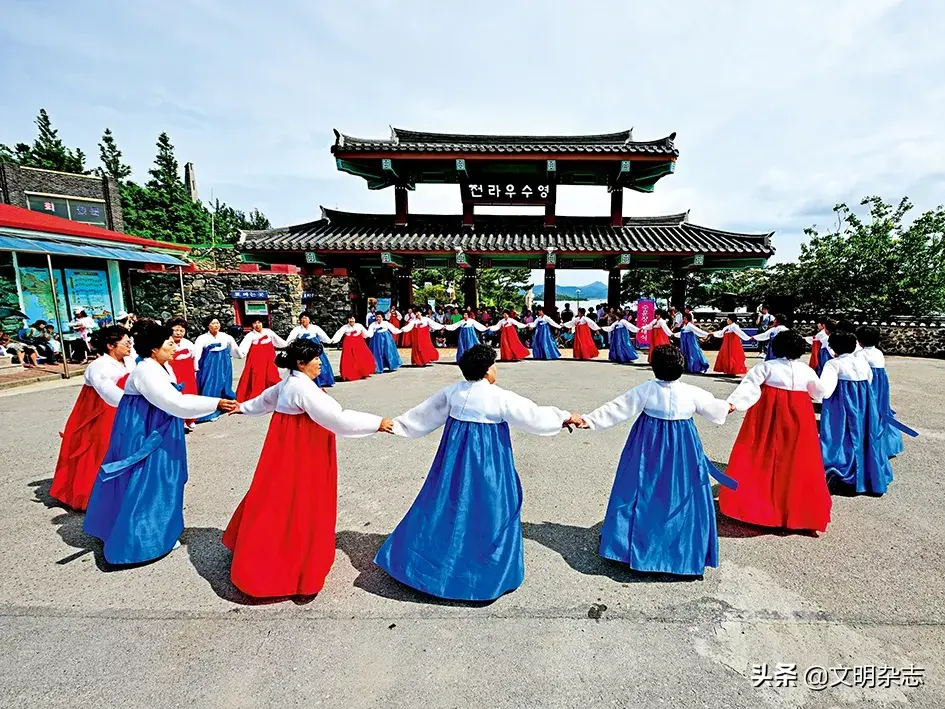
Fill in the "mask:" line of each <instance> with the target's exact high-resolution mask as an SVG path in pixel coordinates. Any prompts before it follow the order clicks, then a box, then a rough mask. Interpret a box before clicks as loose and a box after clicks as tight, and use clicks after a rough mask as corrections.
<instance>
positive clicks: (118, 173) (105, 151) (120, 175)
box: [98, 128, 131, 183]
mask: <svg viewBox="0 0 945 709" xmlns="http://www.w3.org/2000/svg"><path fill="white" fill-rule="evenodd" d="M98 154H99V158H100V159H101V161H102V167H100V168H99V169H98V172H99V174H104V175H111V176H112V177H114V178H115V179H116V180H118V182H119V183H120V182H122V181H123V180H126V179H128V177H130V176H131V168H130V167H129V166H128V165H125V163H123V162H122V161H121V151H120V150H119V149H118V145H116V144H115V136H114V135H112V131H111V128H106V129H105V133H103V134H102V141H101V142H100V143H99V144H98Z"/></svg>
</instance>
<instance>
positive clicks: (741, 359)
mask: <svg viewBox="0 0 945 709" xmlns="http://www.w3.org/2000/svg"><path fill="white" fill-rule="evenodd" d="M727 320H728V322H727V323H726V325H725V327H723V328H721V329H719V330H715V331H714V332H713V333H712V336H713V337H721V338H722V346H721V347H720V348H719V354H718V357H716V358H715V368H714V369H715V371H716V372H721V373H723V374H730V375H732V376H738V375H739V374H746V373H747V372H748V367H747V366H746V365H745V348H744V347H743V346H742V341H743V340H746V341H747V340H750V339H751V338H750V337H749V336H748V335H747V334H746V333H745V331H744V330H742V328H741V326H740V325H739V324H738V316H737V315H735V313H732V314H731V315H729V316H728V318H727Z"/></svg>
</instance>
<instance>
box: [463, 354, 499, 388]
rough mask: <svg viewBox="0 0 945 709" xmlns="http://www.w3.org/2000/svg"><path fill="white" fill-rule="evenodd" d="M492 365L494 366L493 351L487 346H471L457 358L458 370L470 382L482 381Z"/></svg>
mask: <svg viewBox="0 0 945 709" xmlns="http://www.w3.org/2000/svg"><path fill="white" fill-rule="evenodd" d="M493 364H495V350H494V349H492V348H491V347H489V345H473V346H472V347H470V348H469V349H468V350H466V351H465V352H463V356H462V357H460V358H459V369H460V371H461V372H462V373H463V376H464V377H465V378H466V379H467V380H469V381H471V382H478V381H479V380H480V379H483V378H484V377H485V376H486V372H488V371H489V367H491V366H492V365H493Z"/></svg>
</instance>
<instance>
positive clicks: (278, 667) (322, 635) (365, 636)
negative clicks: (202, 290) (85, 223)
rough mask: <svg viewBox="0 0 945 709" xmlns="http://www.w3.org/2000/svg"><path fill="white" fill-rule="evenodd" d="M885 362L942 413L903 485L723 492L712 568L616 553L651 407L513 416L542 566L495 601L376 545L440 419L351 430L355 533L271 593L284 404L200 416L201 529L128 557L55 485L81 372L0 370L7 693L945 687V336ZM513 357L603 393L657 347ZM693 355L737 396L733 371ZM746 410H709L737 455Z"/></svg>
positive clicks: (711, 695) (924, 415) (265, 696)
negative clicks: (808, 502) (726, 498)
mask: <svg viewBox="0 0 945 709" xmlns="http://www.w3.org/2000/svg"><path fill="white" fill-rule="evenodd" d="M335 356H336V355H333V357H335ZM446 359H451V358H450V357H449V356H446ZM335 362H336V363H337V360H335ZM887 364H888V369H889V375H890V379H891V382H892V388H893V407H894V408H895V409H896V410H897V412H898V413H899V416H900V418H901V419H902V420H903V421H904V422H906V423H908V424H910V425H912V426H913V427H914V428H916V429H917V430H918V431H919V432H920V434H921V436H920V438H918V439H915V440H912V439H908V440H907V441H906V451H905V453H904V454H903V455H902V456H901V457H899V458H897V459H896V460H894V461H893V468H894V471H895V475H896V479H895V482H894V483H893V484H892V486H891V488H890V491H889V492H888V494H887V495H885V496H884V497H882V498H872V497H834V507H833V521H832V523H831V525H830V527H829V529H828V530H827V532H826V533H825V534H823V535H821V536H820V537H815V536H810V535H806V534H784V533H777V532H775V533H772V532H770V531H767V530H762V529H758V528H753V527H748V526H746V525H743V524H740V523H738V522H734V521H732V520H727V519H726V518H724V517H720V518H719V530H720V536H721V539H720V557H721V564H720V567H719V568H718V569H708V570H707V571H706V574H705V576H704V577H703V578H701V579H697V580H677V579H673V578H672V577H665V576H656V577H652V576H646V575H640V574H635V573H633V572H630V571H629V570H628V569H626V568H625V567H623V566H621V565H620V564H616V563H613V562H609V561H605V560H603V559H600V558H599V557H598V556H597V553H596V550H597V533H598V530H599V527H600V524H601V521H602V519H603V515H604V510H605V506H606V503H607V497H608V494H609V492H610V486H611V484H612V482H613V475H614V471H615V469H616V465H617V459H618V457H619V455H620V452H621V449H622V447H623V444H624V441H625V439H626V436H627V433H628V430H629V424H627V425H624V426H620V427H617V428H614V429H611V430H608V431H604V432H599V433H594V432H589V431H575V432H573V433H568V432H567V431H565V432H562V433H561V434H560V435H558V436H556V437H553V438H539V437H533V436H528V435H527V434H523V433H521V432H518V431H513V434H512V440H513V446H514V450H515V459H516V464H517V467H518V470H519V473H520V475H521V478H522V484H523V487H524V490H525V503H524V507H523V512H522V518H523V523H524V534H525V565H526V577H525V582H524V584H523V585H522V587H521V588H519V589H518V590H517V591H515V592H513V593H510V594H508V595H506V596H504V597H502V598H501V599H499V600H497V601H495V602H494V603H490V604H462V603H449V602H442V601H438V600H437V599H433V598H430V597H427V596H424V595H422V594H420V593H417V592H414V591H413V590H411V589H409V588H406V587H404V586H402V585H400V584H398V583H397V582H395V581H393V580H392V579H390V578H388V577H387V576H386V575H385V574H384V573H383V572H382V571H380V570H379V569H377V568H376V567H374V565H373V564H372V561H371V560H372V557H373V555H374V553H375V551H376V550H377V548H378V547H379V546H380V544H381V542H382V541H383V540H384V538H385V536H386V535H387V534H389V533H390V531H391V530H392V529H393V528H394V526H395V525H396V524H397V522H398V521H399V519H400V517H401V516H402V515H403V513H404V512H405V511H406V510H407V508H408V507H409V505H410V504H411V502H412V501H413V499H414V497H415V496H416V494H417V491H418V490H419V489H420V485H421V483H422V481H423V479H424V476H425V474H426V472H427V470H428V468H429V465H430V462H431V461H432V459H433V455H434V452H435V450H436V447H437V444H438V442H439V432H437V433H434V434H431V435H430V436H427V437H426V438H423V439H418V440H406V439H400V438H395V437H393V436H383V435H378V436H373V437H370V438H364V439H355V440H339V444H338V457H339V517H338V527H337V529H338V535H337V540H338V543H337V547H338V552H337V556H336V559H335V565H334V567H333V569H332V572H331V574H330V576H329V579H328V582H327V584H326V586H325V588H324V590H323V591H322V592H321V593H320V594H319V595H318V596H317V597H316V598H315V599H314V600H312V601H311V602H308V603H305V604H297V603H295V602H292V601H282V602H278V603H257V602H254V601H253V600H252V599H249V598H246V597H245V596H242V594H240V593H239V591H237V590H236V589H235V588H234V587H233V586H232V585H231V584H230V582H229V576H228V570H229V558H230V555H229V552H228V551H227V550H226V549H225V548H224V547H223V545H222V544H221V543H220V538H221V535H222V530H223V529H224V528H225V526H226V524H227V522H228V520H229V518H230V515H231V514H232V513H233V511H234V509H235V508H236V506H237V504H238V503H239V501H240V498H241V496H242V495H243V494H244V493H245V491H246V489H247V488H248V486H249V482H250V479H251V477H252V473H253V469H254V466H255V463H256V460H257V457H258V454H259V451H260V449H261V446H262V442H263V439H264V436H265V433H266V427H267V425H268V421H267V420H266V419H250V418H247V417H240V416H233V417H226V418H223V419H221V420H220V421H218V422H216V423H212V424H204V425H201V426H199V427H198V429H197V431H196V432H195V433H193V434H191V435H189V436H188V437H187V445H188V455H189V461H190V482H189V483H188V486H187V491H186V496H185V510H184V518H185V523H186V527H187V528H186V531H185V533H184V536H183V538H182V540H181V541H182V547H181V548H180V549H178V550H176V551H174V552H172V553H171V554H169V555H168V556H167V557H165V558H163V559H161V560H159V561H157V562H155V563H152V564H149V565H145V566H141V567H137V568H132V569H121V570H116V569H113V568H109V567H108V566H107V565H106V564H105V562H104V560H103V559H102V555H101V547H100V545H99V544H98V543H97V542H96V541H95V540H92V539H90V538H89V537H87V536H86V535H85V534H84V533H83V532H82V528H81V524H82V516H81V515H80V514H77V513H73V512H69V511H67V510H64V509H62V508H60V507H57V506H56V505H55V504H54V503H53V501H52V500H50V498H49V496H48V490H49V484H50V479H51V477H52V472H53V469H54V467H55V461H56V457H57V454H58V442H59V437H58V433H57V432H58V431H60V430H62V427H63V424H64V422H65V420H66V417H67V416H68V413H69V411H70V409H71V407H72V404H73V402H74V400H75V397H76V395H77V386H76V385H69V384H68V383H62V384H59V383H57V384H55V385H49V386H45V385H44V386H39V387H33V388H32V389H31V390H29V391H20V392H17V391H12V392H3V393H2V394H0V461H2V472H0V510H2V515H0V578H2V585H0V638H2V649H3V652H0V706H2V707H5V708H7V707H9V708H12V707H30V708H36V707H69V708H70V709H71V708H73V707H89V706H96V707H103V706H114V707H149V708H152V709H153V708H154V707H177V706H180V707H197V708H202V707H267V706H273V707H296V706H298V707H418V706H420V707H461V706H462V707H497V708H504V707H597V706H602V707H637V706H646V707H653V706H666V707H713V708H716V707H717V708H721V707H746V708H751V709H757V708H758V707H794V706H799V707H813V708H818V707H848V706H866V705H869V706H874V705H875V706H904V705H913V706H917V707H945V678H943V671H945V632H943V622H945V579H943V577H945V543H943V542H945V504H943V492H945V486H943V480H945V476H943V470H942V463H941V453H940V451H941V448H942V442H943V440H945V405H943V404H945V393H943V392H942V386H941V385H942V383H943V382H945V362H943V361H936V360H918V359H905V358H890V359H889V360H888V361H887ZM499 375H500V380H499V384H500V385H501V386H504V387H506V388H509V389H512V390H514V391H517V392H519V393H521V394H524V395H526V396H529V397H531V398H533V399H534V400H536V401H537V402H538V403H541V404H555V405H557V406H560V407H562V408H566V409H573V410H577V411H589V410H590V409H592V408H594V407H596V406H597V405H599V404H601V403H603V402H605V401H607V400H609V399H611V398H613V397H615V396H617V395H618V394H620V393H622V392H624V391H625V390H626V389H628V388H630V387H632V386H634V385H636V384H639V383H641V382H643V381H645V380H646V379H647V378H649V376H650V373H649V370H648V369H647V368H646V367H645V366H643V365H635V366H619V365H612V364H609V363H607V362H605V361H598V362H574V361H569V360H561V361H557V362H531V361H525V362H520V363H515V364H501V365H500V368H499ZM459 376H460V374H459V370H458V368H457V367H455V366H453V365H451V364H445V363H444V364H438V365H435V366H433V367H429V368H425V369H422V370H418V369H410V368H405V369H403V370H401V371H399V372H396V373H393V374H385V375H382V376H375V377H371V378H370V379H368V380H365V381H361V382H353V383H340V384H339V385H338V386H336V387H335V388H334V389H332V390H330V391H331V394H332V395H333V396H334V397H335V398H337V399H338V400H339V401H340V402H341V403H342V404H343V405H344V406H346V407H349V408H355V409H361V410H365V411H371V412H375V413H378V414H383V415H391V416H393V415H396V414H398V413H400V412H402V411H403V410H405V409H407V408H409V407H411V406H413V405H415V404H417V403H419V402H420V401H422V400H423V399H424V398H426V397H427V396H429V395H431V394H433V393H434V392H435V391H437V390H438V389H439V388H441V387H443V386H446V385H448V384H450V383H452V382H454V381H456V380H457V379H458V378H459ZM685 381H687V382H690V383H695V384H698V385H700V386H704V387H705V388H706V389H708V390H710V391H711V392H713V393H714V394H716V395H718V396H720V397H724V396H726V395H728V393H729V392H731V391H732V389H733V388H734V386H735V381H734V380H732V379H730V378H727V377H708V376H706V377H694V376H687V377H685ZM741 420H742V414H738V413H736V414H733V415H732V416H731V417H730V420H729V421H728V423H726V424H725V425H724V426H721V427H718V426H715V425H713V424H711V423H708V422H706V421H704V420H700V421H698V422H697V425H698V428H699V432H700V435H701V436H702V439H703V442H704V444H705V448H706V451H707V453H708V454H709V457H710V458H711V459H712V460H713V461H716V462H717V463H719V464H720V466H724V464H725V461H726V460H727V458H728V454H729V451H730V450H731V446H732V444H733V442H734V440H735V436H736V434H737V432H738V426H739V424H740V422H741ZM764 665H766V666H767V667H764ZM811 668H813V669H811ZM818 668H823V670H824V673H823V674H822V673H821V672H820V670H819V669H818ZM753 677H754V678H753ZM920 682H921V684H920V685H919V686H915V687H913V686H908V685H912V684H919V683H920ZM821 684H833V685H835V686H827V687H821V686H820V685H821ZM755 685H759V686H755ZM775 685H781V686H775ZM812 687H814V688H812Z"/></svg>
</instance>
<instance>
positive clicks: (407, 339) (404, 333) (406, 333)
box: [399, 308, 418, 349]
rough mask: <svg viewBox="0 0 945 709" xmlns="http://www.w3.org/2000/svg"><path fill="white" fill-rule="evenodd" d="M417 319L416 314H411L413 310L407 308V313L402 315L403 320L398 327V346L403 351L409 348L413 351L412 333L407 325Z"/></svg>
mask: <svg viewBox="0 0 945 709" xmlns="http://www.w3.org/2000/svg"><path fill="white" fill-rule="evenodd" d="M417 317H418V314H417V313H414V312H413V308H407V312H406V313H405V314H404V319H403V322H402V324H401V325H400V326H399V327H400V332H401V335H400V343H399V345H400V346H401V347H403V348H404V349H407V348H410V349H413V341H414V334H415V333H414V332H413V330H412V329H408V328H407V325H409V324H410V323H411V322H413V321H414V320H416V319H417Z"/></svg>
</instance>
